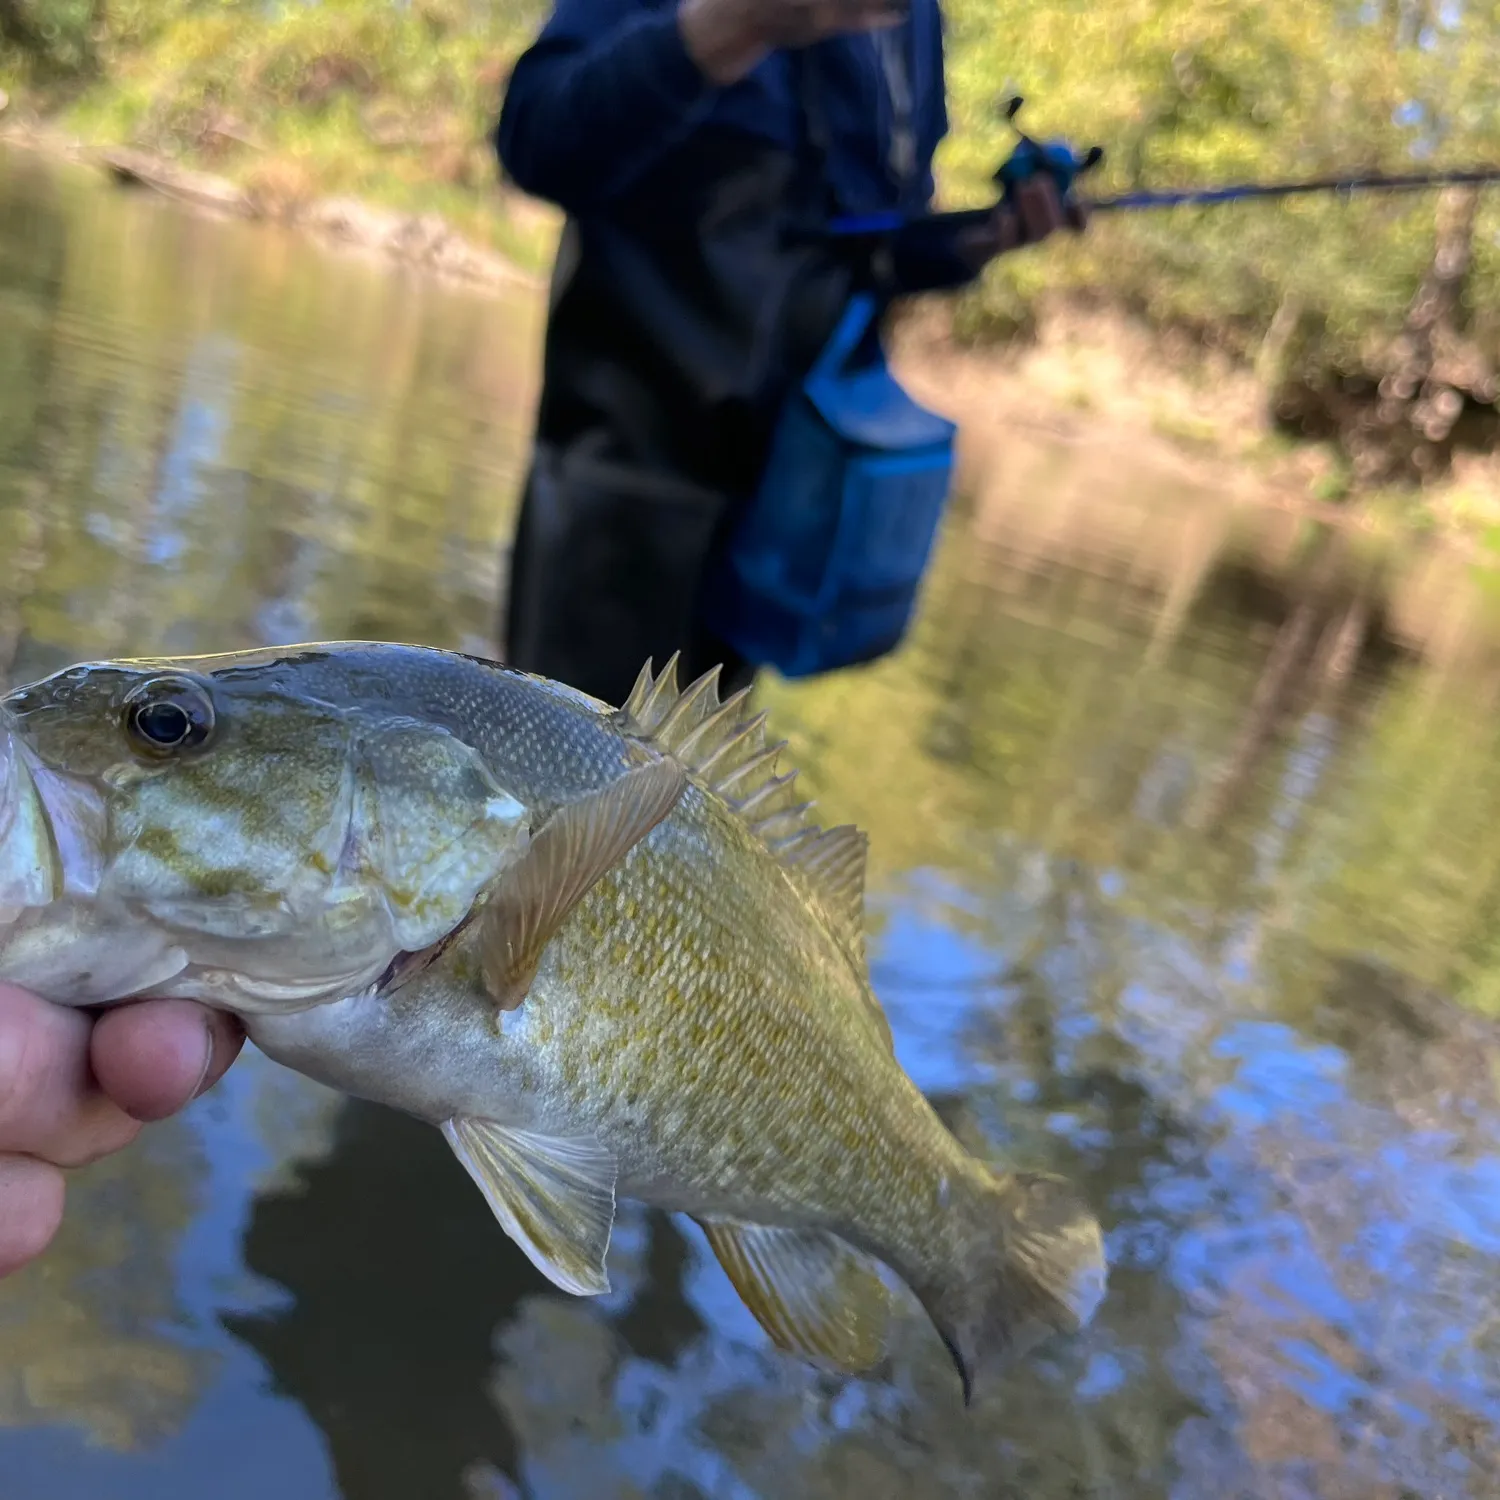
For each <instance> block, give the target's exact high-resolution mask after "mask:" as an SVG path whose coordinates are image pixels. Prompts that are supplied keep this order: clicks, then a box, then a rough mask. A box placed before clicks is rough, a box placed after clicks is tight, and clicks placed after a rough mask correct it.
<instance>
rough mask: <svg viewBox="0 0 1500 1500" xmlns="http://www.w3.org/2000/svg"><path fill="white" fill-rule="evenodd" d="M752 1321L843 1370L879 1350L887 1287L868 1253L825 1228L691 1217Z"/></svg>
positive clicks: (867, 1364) (860, 1367)
mask: <svg viewBox="0 0 1500 1500" xmlns="http://www.w3.org/2000/svg"><path fill="white" fill-rule="evenodd" d="M698 1224H699V1226H700V1227H701V1228H702V1230H703V1232H704V1234H706V1235H707V1236H708V1243H709V1244H710V1246H712V1248H713V1252H714V1254H715V1255H716V1256H718V1258H719V1264H720V1265H721V1266H723V1267H724V1271H725V1274H726V1275H727V1276H728V1277H729V1279H730V1281H732V1282H733V1283H734V1289H735V1291H737V1292H738V1293H739V1294H740V1297H741V1298H742V1300H743V1301H744V1303H745V1306H746V1307H748V1308H749V1309H750V1311H751V1312H752V1313H754V1314H755V1319H756V1321H757V1322H758V1323H759V1324H760V1326H761V1327H762V1328H764V1329H765V1331H766V1332H767V1333H768V1334H769V1335H770V1337H771V1338H772V1340H774V1342H775V1343H776V1344H777V1345H779V1346H780V1347H781V1348H783V1349H787V1350H791V1351H793V1352H795V1353H798V1354H802V1355H804V1356H806V1357H808V1358H810V1359H814V1360H823V1361H826V1362H827V1363H828V1364H831V1365H833V1366H834V1367H836V1368H837V1369H839V1370H843V1371H845V1372H847V1373H849V1374H860V1373H863V1372H864V1371H867V1370H870V1369H873V1368H874V1366H875V1365H877V1364H878V1363H879V1362H880V1358H881V1356H882V1354H883V1353H884V1352H885V1333H886V1326H887V1324H888V1322H889V1319H890V1293H889V1290H888V1289H887V1287H886V1285H885V1283H884V1282H883V1281H882V1280H881V1278H880V1272H879V1270H878V1269H877V1268H876V1264H875V1262H874V1261H872V1260H870V1259H869V1257H868V1256H865V1255H862V1254H861V1253H860V1252H859V1251H857V1250H854V1249H852V1248H851V1247H850V1246H848V1245H846V1244H845V1243H844V1242H843V1241H842V1240H840V1239H838V1238H836V1237H835V1236H834V1235H831V1234H823V1233H821V1232H819V1231H817V1230H805V1229H768V1228H766V1227H764V1226H762V1225H759V1224H740V1223H736V1222H732V1221H730V1220H727V1219H717V1220H704V1219H700V1220H698Z"/></svg>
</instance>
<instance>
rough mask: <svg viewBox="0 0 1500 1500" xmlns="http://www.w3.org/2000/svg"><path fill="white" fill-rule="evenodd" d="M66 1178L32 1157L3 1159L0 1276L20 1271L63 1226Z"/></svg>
mask: <svg viewBox="0 0 1500 1500" xmlns="http://www.w3.org/2000/svg"><path fill="white" fill-rule="evenodd" d="M62 1213H63V1175H62V1173H61V1172H59V1171H58V1170H57V1168H56V1167H53V1166H49V1165H48V1164H47V1163H46V1162H44V1161H37V1160H36V1158H35V1157H32V1156H0V1276H9V1275H10V1274H11V1272H12V1271H19V1270H20V1269H21V1267H22V1266H24V1265H26V1264H27V1262H28V1261H33V1260H35V1259H36V1258H37V1256H39V1255H40V1254H41V1253H42V1251H43V1250H45V1249H46V1248H47V1246H48V1245H50V1244H51V1243H52V1237H53V1235H55V1234H56V1233H57V1227H58V1225H59V1224H61V1223H62Z"/></svg>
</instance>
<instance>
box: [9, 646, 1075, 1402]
mask: <svg viewBox="0 0 1500 1500" xmlns="http://www.w3.org/2000/svg"><path fill="white" fill-rule="evenodd" d="M748 701H749V700H748V695H747V694H744V693H741V694H738V695H736V696H735V697H733V698H730V699H729V700H727V701H725V702H723V703H721V702H720V700H719V697H718V691H717V674H716V673H711V674H708V675H707V676H706V677H704V678H700V679H699V680H698V681H697V682H695V683H692V684H690V685H689V686H688V687H687V688H686V689H681V690H680V689H679V688H678V685H677V680H676V668H675V661H674V662H672V663H669V664H668V665H667V667H666V668H664V669H663V670H662V671H661V672H660V673H656V672H654V671H653V670H652V668H651V666H650V664H648V665H647V667H646V668H645V669H644V670H643V672H642V674H641V677H640V680H639V681H638V683H637V685H636V687H635V689H634V691H633V692H632V693H631V695H630V697H629V699H628V700H627V701H626V703H625V704H623V705H622V706H621V707H620V708H619V709H611V708H610V707H609V706H608V705H606V704H602V703H599V702H598V701H596V700H594V699H591V698H588V697H586V696H584V695H583V694H580V693H577V692H575V691H573V690H572V689H570V688H567V687H565V686H563V685H561V684H557V683H551V682H547V681H545V680H543V679H539V678H535V677H530V676H527V675H525V674H522V673H518V672H514V671H510V670H508V669H506V668H503V667H500V666H498V665H496V664H494V663H489V662H485V661H482V660H480V659H477V658H473V657H465V656H459V655H455V654H452V653H446V652H441V651H435V650H431V649H427V648H421V647H412V646H395V645H384V644H379V643H362V642H343V643H320V644H315V645H309V646H300V647H290V648H284V649H281V650H270V651H259V652H249V653H236V654H232V655H226V656H218V657H213V656H210V657H199V658H191V659H182V660H171V661H165V660H152V661H141V662H116V663H98V664H88V665H85V666H82V667H75V668H69V669H67V670H66V671H65V672H63V673H60V674H56V675H55V676H54V677H53V678H50V679H44V680H43V681H42V682H39V683H36V684H32V685H30V686H29V687H27V688H25V689H22V690H19V691H18V692H16V693H13V694H11V695H10V696H9V697H8V698H6V699H5V700H3V704H0V709H3V724H4V728H5V730H6V732H7V734H8V741H7V750H8V752H9V754H8V759H7V763H6V764H7V768H8V775H7V778H6V781H5V786H4V795H5V796H6V798H7V805H6V807H5V808H4V809H3V810H0V812H3V816H0V828H4V829H7V830H9V832H8V834H7V838H6V845H5V849H4V861H3V867H4V868H5V869H6V870H19V869H22V868H24V867H25V864H26V861H27V859H28V858H30V857H32V856H33V855H39V853H40V841H41V839H42V837H43V835H46V836H47V837H50V838H52V839H53V840H54V842H55V843H56V847H57V848H58V849H62V850H66V851H69V853H68V854H67V855H66V857H64V858H63V859H62V861H61V863H62V864H63V865H67V864H68V863H69V860H72V861H73V862H75V863H77V864H78V865H79V867H80V868H82V867H83V866H84V865H87V866H88V868H89V869H90V870H94V869H96V868H97V869H102V870H103V872H104V874H103V878H102V879H101V880H100V881H98V882H97V884H98V891H97V892H96V893H95V894H94V895H93V897H92V898H91V899H80V898H79V897H78V895H77V894H76V892H70V895H69V899H68V900H66V901H64V900H62V899H60V897H61V896H62V892H63V889H64V887H65V886H66V884H67V881H66V876H67V873H68V872H67V870H66V869H62V870H58V871H56V872H55V875H56V878H55V879H53V881H52V883H51V888H50V899H41V898H42V896H44V895H49V892H39V891H38V890H36V889H33V888H32V886H28V885H26V883H25V882H20V883H19V884H16V889H17V891H18V892H20V894H21V895H22V896H24V898H25V900H26V901H27V902H28V903H29V904H27V905H25V906H24V908H21V909H19V911H18V913H17V916H16V919H15V920H14V921H13V922H12V923H11V924H10V926H9V927H0V976H5V977H12V978H20V979H23V980H24V981H25V982H28V983H31V984H33V985H34V986H37V987H39V988H40V989H41V992H42V993H44V994H47V995H48V996H49V997H50V998H52V999H55V1000H57V1001H59V1003H82V1001H81V999H80V986H81V983H82V980H81V975H80V965H81V963H82V958H81V957H80V955H84V954H86V955H87V958H88V962H89V965H90V967H89V970H88V999H89V1000H90V1001H91V1002H93V1003H98V1002H99V1001H104V1002H106V1003H107V1002H110V1001H117V1000H122V999H125V998H128V997H130V996H131V995H138V994H152V995H156V994H170V995H179V996H182V995H185V996H190V997H192V998H198V999H201V1000H203V1001H204V1002H205V1003H207V1004H210V1005H217V1006H220V1007H222V1008H225V1009H229V1010H232V1011H235V1012H236V1013H237V1014H239V1015H241V1016H242V1018H243V1019H244V1021H245V1024H246V1027H247V1029H248V1031H249V1033H250V1035H251V1037H252V1038H253V1039H254V1040H255V1041H256V1042H257V1044H258V1045H259V1046H260V1047H261V1049H262V1050H263V1051H264V1052H266V1053H267V1054H268V1055H269V1056H270V1057H272V1058H274V1059H276V1060H278V1061H280V1062H282V1063H284V1064H285V1065H287V1066H290V1067H293V1068H296V1069H298V1070H300V1071H301V1072H303V1073H306V1074H307V1075H308V1076H310V1077H313V1078H316V1079H318V1080H320V1081H321V1082H323V1083H325V1084H328V1085H330V1086H332V1087H334V1088H339V1089H343V1090H345V1091H346V1092H349V1093H352V1094H356V1095H360V1096H362V1097H365V1098H369V1099H373V1100H376V1101H378V1102H381V1103H384V1104H387V1105H390V1106H392V1107H395V1108H398V1109H403V1110H405V1111H407V1112H408V1113H410V1114H412V1115H415V1116H416V1117H418V1118H420V1119H424V1120H427V1121H429V1122H430V1123H432V1124H433V1125H435V1126H437V1127H439V1128H440V1129H441V1130H442V1132H443V1134H444V1136H445V1138H446V1139H447V1140H448V1142H449V1144H450V1146H451V1147H452V1149H453V1151H454V1153H455V1155H456V1156H457V1157H458V1158H459V1160H460V1162H461V1163H462V1164H463V1166H464V1168H465V1169H466V1170H467V1171H468V1172H469V1174H470V1176H471V1177H472V1178H473V1180H474V1181H475V1183H476V1184H477V1186H478V1187H479V1189H480V1190H481V1191H482V1192H483V1193H484V1195H485V1197H486V1199H487V1201H488V1202H489V1204H490V1206H491V1208H492V1209H493V1211H494V1213H495V1216H496V1218H497V1219H498V1220H499V1222H500V1224H501V1225H502V1227H503V1228H504V1229H505V1231H506V1232H507V1233H509V1234H510V1235H511V1236H512V1238H514V1239H515V1240H516V1242H517V1243H518V1244H519V1245H520V1246H521V1248H522V1249H523V1250H524V1251H525V1252H526V1254H527V1255H528V1256H529V1257H530V1258H531V1260H532V1261H533V1263H534V1264H535V1265H536V1266H537V1267H538V1269H539V1270H541V1271H542V1272H543V1273H544V1274H545V1275H546V1276H548V1277H549V1278H550V1279H551V1280H552V1281H553V1283H554V1284H555V1285H557V1286H558V1287H560V1288H562V1289H564V1290H566V1291H569V1292H573V1293H577V1294H581V1295H593V1294H597V1293H599V1292H602V1291H604V1290H606V1289H607V1288H608V1286H609V1278H608V1272H607V1266H606V1261H607V1253H608V1247H609V1241H610V1235H611V1231H612V1226H613V1222H614V1215H615V1211H616V1205H617V1202H618V1200H619V1199H620V1198H621V1197H625V1198H632V1199H636V1200H638V1201H641V1202H645V1203H649V1204H653V1205H655V1206H657V1207H660V1208H663V1209H665V1210H668V1211H678V1212H683V1213H686V1214H689V1215H691V1216H692V1217H693V1218H694V1219H695V1220H696V1221H697V1222H698V1223H699V1224H700V1225H701V1226H702V1228H703V1230H704V1232H705V1234H706V1236H707V1238H708V1242H709V1244H710V1246H711V1247H712V1249H713V1251H714V1253H715V1255H716V1256H717V1257H718V1259H719V1261H720V1263H721V1264H722V1266H723V1268H724V1270H725V1272H726V1274H727V1275H728V1276H729V1278H730V1280H731V1281H732V1283H733V1284H734V1286H735V1287H736V1289H737V1291H738V1292H739V1293H740V1295H741V1297H742V1298H743V1299H744V1300H745V1302H746V1304H747V1306H748V1307H749V1308H750V1310H751V1311H752V1313H754V1315H755V1316H756V1317H757V1319H758V1320H759V1321H760V1323H761V1324H762V1326H763V1327H764V1328H765V1329H766V1331H767V1333H768V1334H769V1335H770V1336H771V1338H772V1339H773V1340H774V1341H775V1342H776V1343H777V1344H779V1345H780V1346H782V1347H783V1348H785V1349H787V1350H789V1351H793V1352H796V1353H798V1354H800V1355H802V1356H804V1357H806V1358H808V1359H811V1360H814V1361H817V1362H819V1363H822V1364H825V1365H828V1366H831V1367H833V1368H835V1369H840V1370H845V1371H850V1372H862V1371H869V1370H871V1369H873V1368H875V1367H876V1366H877V1365H878V1363H879V1361H880V1359H881V1358H882V1355H883V1349H884V1345H885V1335H886V1327H887V1323H888V1320H889V1317H890V1315H891V1309H892V1297H893V1294H895V1293H896V1292H897V1290H898V1288H899V1287H900V1286H903V1285H904V1287H905V1288H906V1289H907V1291H908V1292H910V1293H911V1294H914V1295H915V1297H916V1299H917V1301H918V1302H919V1303H920V1304H921V1306H922V1307H923V1308H924V1309H925V1311H926V1313H927V1314H928V1316H929V1317H930V1318H931V1320H932V1322H933V1323H934V1325H935V1326H936V1328H937V1330H938V1332H939V1334H940V1335H941V1336H942V1338H943V1340H944V1341H945V1343H946V1345H947V1347H948V1349H949V1351H950V1353H951V1354H952V1356H953V1359H954V1362H955V1364H956V1366H957V1369H958V1372H959V1374H960V1376H961V1378H962V1382H963V1387H964V1393H965V1396H966V1398H967V1397H968V1396H969V1395H970V1394H971V1393H972V1390H973V1388H974V1384H975V1381H976V1379H977V1378H979V1377H980V1376H981V1375H987V1374H988V1373H989V1372H990V1371H991V1370H992V1369H993V1368H994V1367H995V1366H996V1365H998V1364H999V1363H1000V1362H1001V1361H1002V1360H1003V1359H1004V1358H1006V1357H1009V1356H1013V1355H1015V1354H1016V1353H1018V1352H1020V1351H1022V1350H1024V1348H1026V1347H1027V1346H1029V1344H1030V1343H1031V1342H1032V1341H1033V1339H1035V1338H1036V1337H1037V1336H1039V1335H1040V1334H1042V1333H1045V1332H1047V1331H1048V1330H1052V1329H1061V1330H1064V1331H1071V1330H1076V1329H1077V1328H1079V1327H1081V1326H1082V1325H1083V1324H1084V1323H1085V1322H1087V1321H1088V1319H1089V1318H1090V1317H1091V1316H1092V1313H1093V1311H1094V1308H1095V1307H1096V1306H1097V1304H1098V1301H1099V1299H1100V1298H1101V1296H1102V1295H1103V1289H1104V1278H1105V1261H1104V1253H1103V1243H1102V1237H1101V1234H1100V1230H1099V1225H1098V1222H1097V1220H1096V1218H1095V1217H1094V1215H1093V1214H1092V1213H1091V1212H1090V1211H1089V1210H1088V1208H1087V1207H1086V1206H1085V1205H1084V1204H1082V1203H1081V1202H1080V1201H1079V1200H1078V1198H1077V1197H1076V1195H1075V1194H1074V1192H1073V1191H1072V1189H1071V1188H1069V1187H1068V1185H1067V1184H1066V1183H1064V1182H1062V1181H1061V1180H1060V1179H1057V1178H1054V1177H1050V1176H1045V1175H1041V1174H1036V1173H1026V1172H1018V1171H1014V1170H1010V1169H1007V1168H1004V1167H996V1166H992V1165H991V1164H989V1163H986V1162H983V1161H980V1160H979V1159H977V1158H976V1157H974V1156H972V1155H971V1154H970V1153H969V1152H968V1151H966V1150H965V1149H964V1148H963V1147H962V1146H961V1145H960V1144H959V1143H958V1141H957V1140H956V1139H955V1138H954V1137H953V1136H952V1135H951V1134H950V1133H949V1131H948V1130H947V1129H946V1128H945V1127H944V1126H943V1124H942V1123H941V1121H940V1120H939V1119H938V1117H937V1116H936V1114H935V1113H934V1112H933V1110H932V1108H931V1106H930V1105H929V1104H928V1103H927V1101H926V1099H925V1098H924V1097H923V1096H922V1094H921V1093H920V1091H919V1090H918V1089H917V1088H916V1086H915V1085H914V1084H913V1083H912V1081H911V1080H910V1078H908V1076H907V1075H906V1073H905V1072H904V1071H903V1070H902V1068H901V1067H900V1065H899V1063H898V1061H897V1059H896V1057H895V1054H894V1050H893V1047H892V1042H891V1033H890V1027H889V1025H888V1023H887V1021H886V1019H885V1016H884V1014H883V1012H882V1010H881V1007H880V1005H879V1002H878V1001H877V999H876V998H875V995H874V993H873V991H872V990H871V988H870V983H869V976H868V972H867V970H866V965H865V949H864V936H863V920H864V914H863V907H864V866H865V839H864V836H863V835H862V834H861V833H859V832H858V831H857V830H855V829H852V828H833V829H823V828H820V827H819V826H818V825H817V824H816V823H814V822H813V821H812V819H811V817H810V812H811V804H810V803H808V802H806V801H803V800H800V798H799V794H798V791H797V788H796V785H795V782H796V773H795V772H794V771H782V770H780V769H779V767H780V761H781V755H782V751H783V749H784V746H782V745H781V744H777V743H772V742H771V741H769V740H768V738H767V736H766V732H765V719H764V716H763V715H756V714H751V713H750V711H749V707H748ZM142 702H145V703H148V704H152V705H155V706H156V709H157V711H156V713H155V717H154V718H152V719H150V720H149V721H147V722H148V726H149V725H150V724H155V725H166V726H168V727H169V728H170V727H171V726H173V725H182V724H195V725H197V726H198V729H199V730H200V731H201V732H199V733H196V735H195V737H194V738H193V741H192V743H190V744H189V743H186V741H184V743H183V744H182V745H181V746H180V747H176V748H174V747H173V746H163V745H161V744H158V743H156V742H155V741H153V740H150V736H149V735H148V734H147V731H146V730H145V729H143V728H142V727H141V724H140V723H139V722H138V721H137V720H136V719H135V718H134V717H132V713H133V710H132V709H131V707H130V705H133V704H139V703H142ZM267 796H273V797H274V799H275V806H274V808H270V807H266V806H255V805H254V804H255V803H256V801H257V798H259V799H264V798H266V797H267ZM247 804H249V805H248V808H247ZM81 809H83V810H91V811H88V812H87V816H85V815H84V813H83V812H81V811H80V810H81ZM226 809H230V810H233V811H234V816H232V817H231V816H228V815H227V814H226ZM273 814H274V815H273ZM70 820H71V821H70ZM75 825H76V826H75ZM59 835H62V836H59ZM28 840H30V844H28V843H27V841H28ZM205 841H207V842H205ZM23 846H24V847H23ZM329 851H338V852H337V855H336V857H334V856H332V855H330V852H329ZM225 872H232V876H233V878H232V880H231V879H228V878H227V877H226V875H225ZM74 884H75V885H76V884H77V881H76V880H75V882H74ZM236 902H238V903H240V904H239V905H236V904H235V903H236ZM101 954H102V955H104V956H105V957H104V960H103V961H102V963H101ZM111 954H113V955H115V958H114V960H113V963H112V962H111V960H110V957H109V955H111Z"/></svg>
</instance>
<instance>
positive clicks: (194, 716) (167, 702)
mask: <svg viewBox="0 0 1500 1500" xmlns="http://www.w3.org/2000/svg"><path fill="white" fill-rule="evenodd" d="M213 731H214V705H213V699H212V698H210V697H209V695H208V693H207V692H206V691H205V690H204V689H203V688H202V687H200V686H199V685H198V684H197V683H196V682H191V681H189V680H188V679H187V678H183V677H154V678H152V679H151V680H150V681H149V682H143V683H142V684H141V685H140V686H139V687H137V688H134V689H132V691H131V692H130V695H129V696H128V697H127V698H126V700H125V733H126V735H127V736H128V737H129V739H130V742H131V747H132V748H133V749H135V750H136V751H138V752H139V753H141V754H144V755H151V756H159V755H162V754H164V753H170V752H173V751H182V750H197V749H199V748H200V747H201V746H203V745H204V744H206V743H207V742H208V738H209V736H210V735H211V734H212V733H213Z"/></svg>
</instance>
